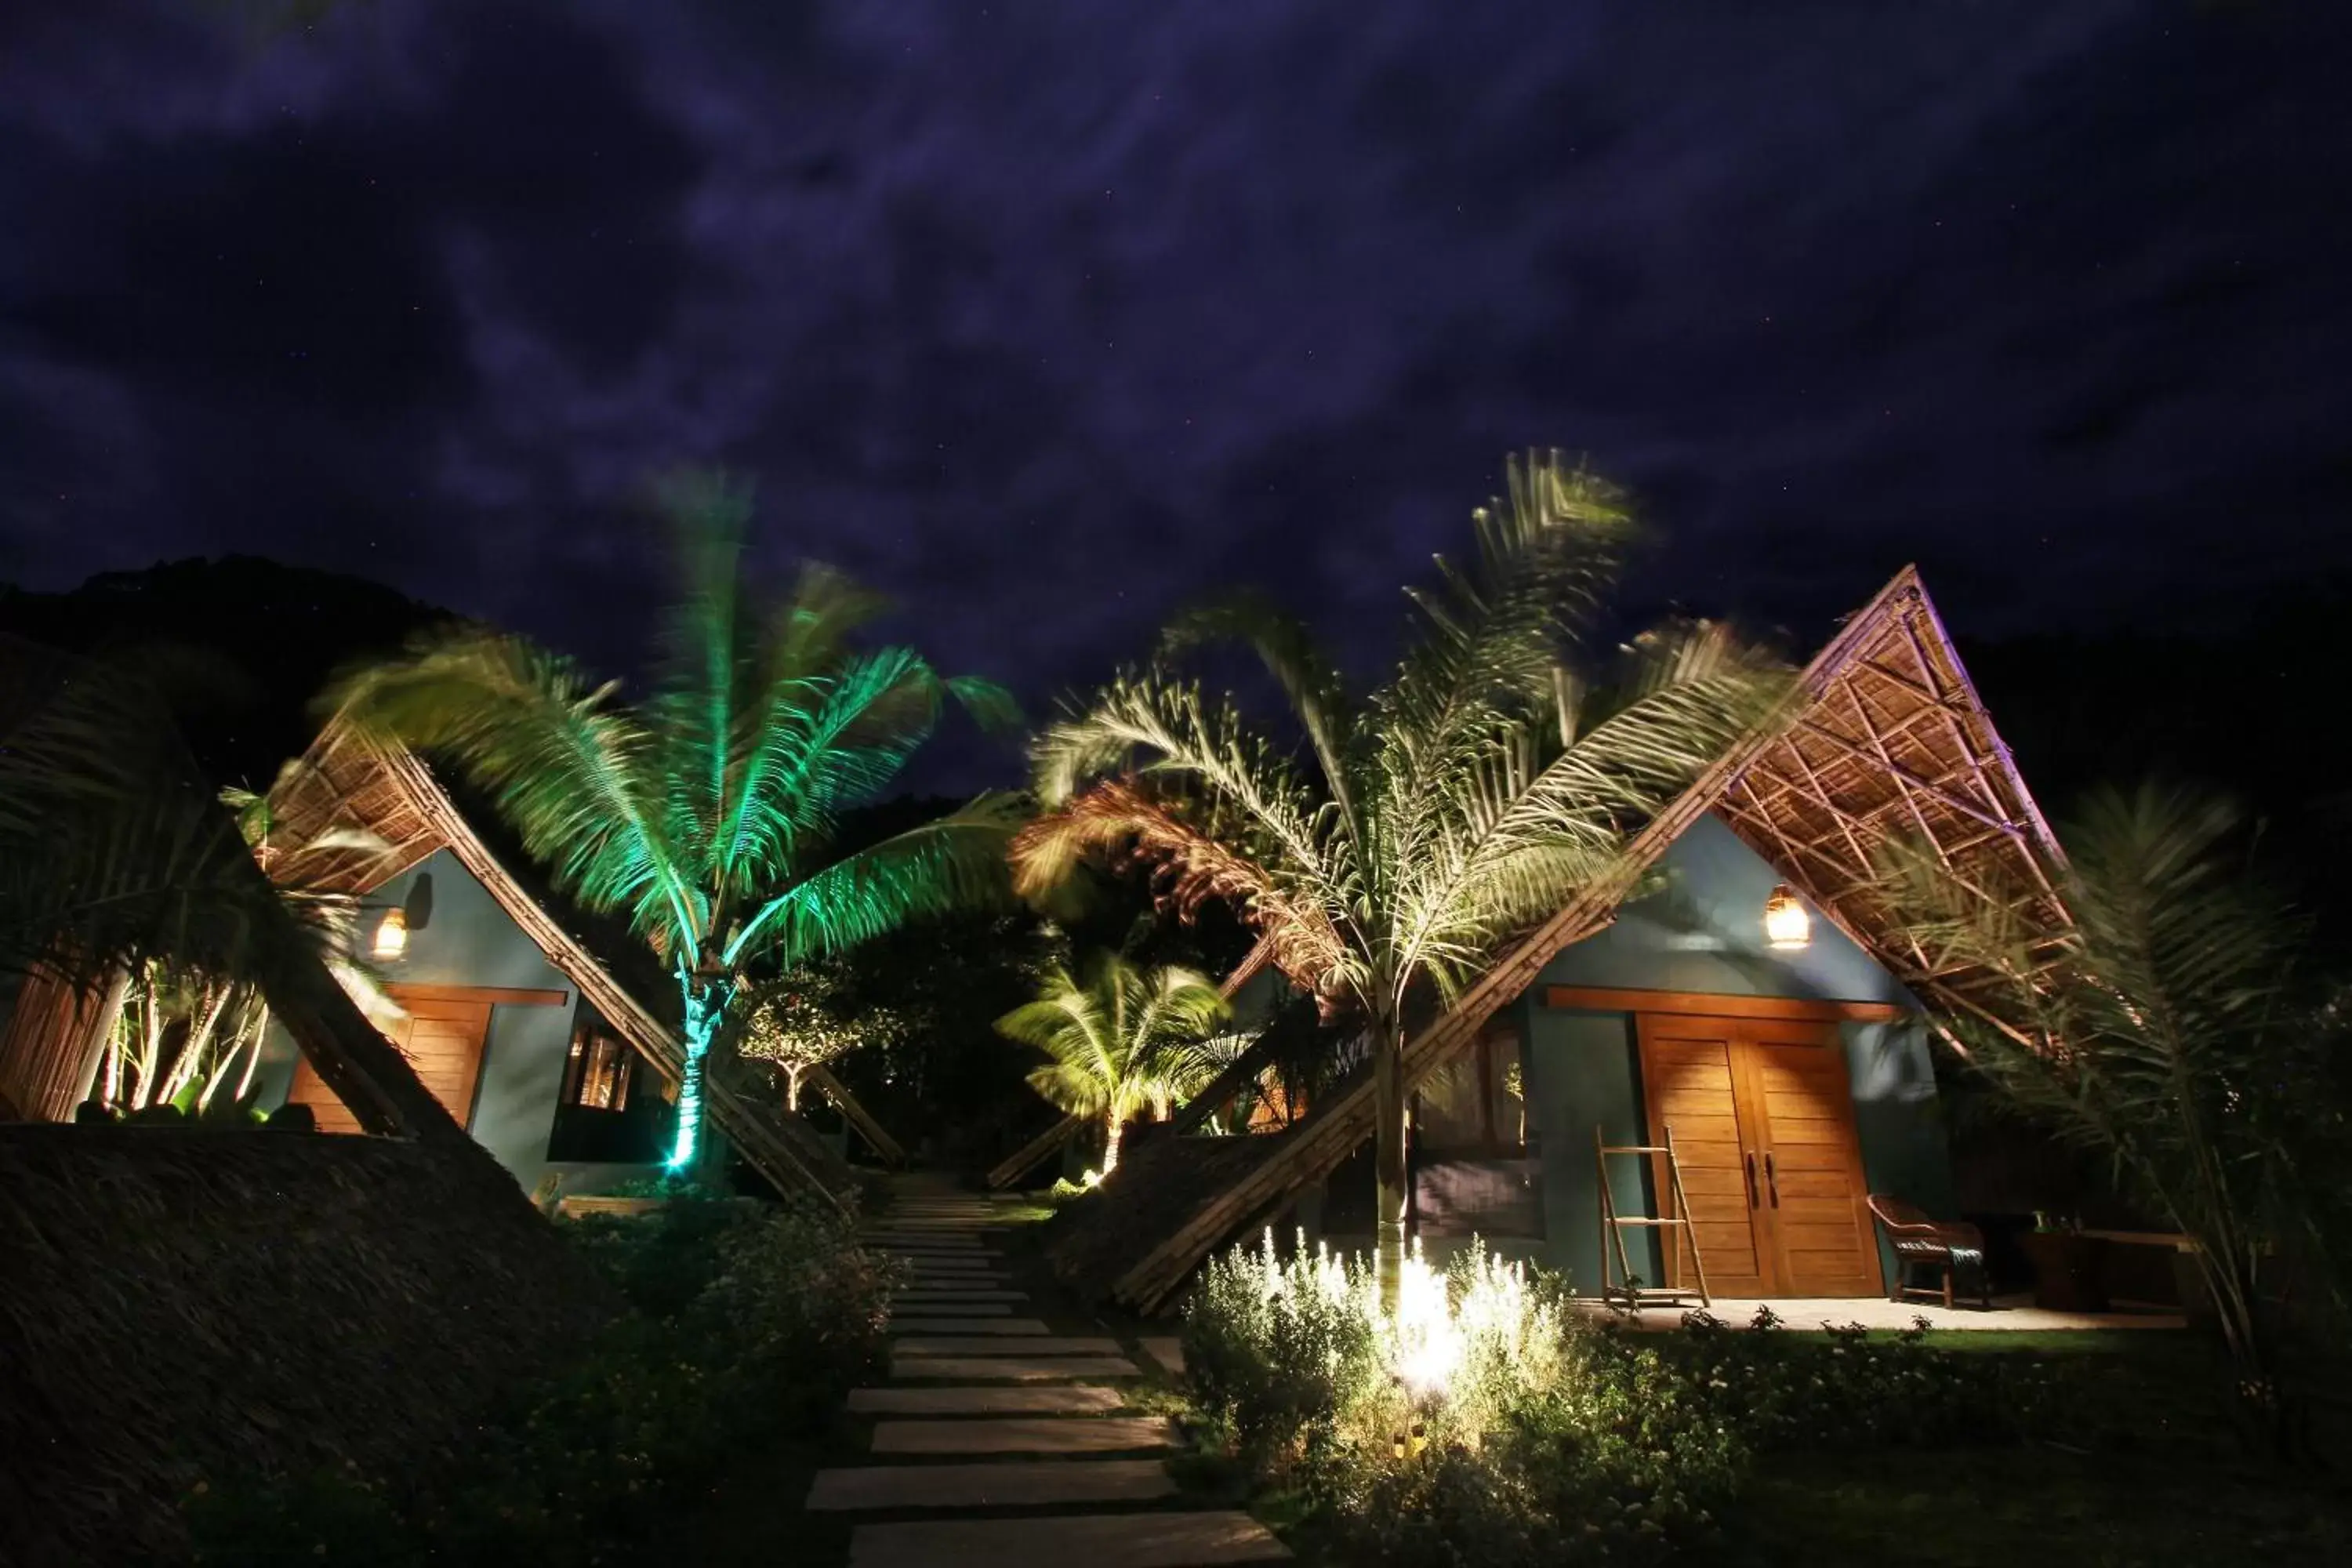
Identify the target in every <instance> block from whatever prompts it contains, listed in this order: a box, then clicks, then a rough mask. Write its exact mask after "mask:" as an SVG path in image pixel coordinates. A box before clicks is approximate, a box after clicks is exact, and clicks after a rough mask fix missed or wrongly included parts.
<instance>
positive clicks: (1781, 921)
mask: <svg viewBox="0 0 2352 1568" xmlns="http://www.w3.org/2000/svg"><path fill="white" fill-rule="evenodd" d="M1812 941H1813V917H1812V916H1811V915H1809V914H1807V913H1806V912H1805V902H1804V900H1802V899H1800V898H1799V897H1797V895H1796V894H1795V893H1794V892H1793V891H1791V890H1790V887H1789V884H1788V883H1786V882H1783V883H1781V884H1780V886H1779V887H1777V888H1774V889H1772V896H1771V897H1770V898H1769V899H1767V900H1764V945H1765V946H1767V947H1769V948H1774V949H1777V950H1779V951H1780V952H1793V951H1794V950H1796V949H1798V948H1801V947H1810V946H1811V945H1812Z"/></svg>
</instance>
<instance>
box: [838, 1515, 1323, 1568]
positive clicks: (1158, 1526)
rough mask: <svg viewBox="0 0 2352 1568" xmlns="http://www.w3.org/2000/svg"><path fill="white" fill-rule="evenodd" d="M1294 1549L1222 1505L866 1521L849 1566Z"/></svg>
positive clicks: (1078, 1561) (1266, 1554)
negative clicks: (1199, 1509) (1071, 1515)
mask: <svg viewBox="0 0 2352 1568" xmlns="http://www.w3.org/2000/svg"><path fill="white" fill-rule="evenodd" d="M1268 1548H1271V1549H1272V1550H1268ZM1289 1555H1290V1553H1289V1552H1286V1551H1284V1550H1283V1548H1282V1544H1281V1542H1277V1541H1276V1540H1275V1539H1274V1537H1273V1536H1271V1535H1269V1534H1267V1533H1266V1528H1265V1526H1264V1525H1262V1524H1260V1523H1259V1522H1258V1521H1255V1520H1254V1519H1252V1518H1251V1517H1250V1516H1249V1515H1247V1514H1245V1513H1242V1512H1239V1511H1236V1510H1217V1511H1215V1512H1213V1513H1106V1514H1093V1515H1081V1516H1079V1517H1077V1518H1075V1519H959V1520H952V1521H940V1522H939V1523H929V1522H925V1523H919V1524H861V1525H859V1526H858V1527H857V1533H856V1535H854V1536H852V1537H851V1538H850V1544H849V1568H947V1565H949V1564H952V1565H953V1568H1216V1565H1218V1564H1222V1563H1266V1562H1271V1561H1274V1560H1276V1559H1277V1558H1285V1557H1288V1556H1289Z"/></svg>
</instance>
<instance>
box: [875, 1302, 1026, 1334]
mask: <svg viewBox="0 0 2352 1568" xmlns="http://www.w3.org/2000/svg"><path fill="white" fill-rule="evenodd" d="M890 1300H891V1303H892V1304H893V1305H894V1306H896V1307H897V1308H898V1310H900V1311H902V1312H907V1313H910V1314H912V1315H913V1316H915V1317H918V1318H920V1317H922V1316H924V1315H925V1314H927V1313H928V1314H929V1315H931V1316H934V1317H938V1316H943V1315H945V1314H947V1313H950V1312H952V1313H954V1314H955V1315H956V1316H957V1317H959V1318H964V1319H971V1318H1009V1317H1011V1316H1012V1315H1013V1303H1012V1302H1010V1301H966V1300H961V1298H956V1299H950V1300H944V1301H929V1300H920V1299H918V1300H912V1301H909V1300H907V1298H906V1297H904V1296H893V1297H892V1298H891V1299H890ZM897 1321H898V1320H896V1319H893V1320H892V1325H893V1326H894V1327H895V1326H896V1324H897Z"/></svg>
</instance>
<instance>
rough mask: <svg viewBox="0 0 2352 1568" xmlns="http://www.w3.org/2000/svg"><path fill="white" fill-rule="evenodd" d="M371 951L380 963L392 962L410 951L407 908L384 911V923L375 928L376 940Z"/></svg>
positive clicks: (370, 948)
mask: <svg viewBox="0 0 2352 1568" xmlns="http://www.w3.org/2000/svg"><path fill="white" fill-rule="evenodd" d="M369 951H370V952H373V954H374V955H375V956H376V959H377V960H378V962H380V963H390V962H391V961H392V960H394V959H395V958H398V957H400V956H401V955H402V954H404V953H405V952H407V951H408V915H407V912H406V911H405V910H385V911H384V916H383V924H382V925H379V926H377V927H376V928H375V941H374V942H373V944H371V946H370V947H369Z"/></svg>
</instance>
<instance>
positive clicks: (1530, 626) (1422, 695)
mask: <svg viewBox="0 0 2352 1568" xmlns="http://www.w3.org/2000/svg"><path fill="white" fill-rule="evenodd" d="M1474 521H1475V533H1476V541H1477V556H1476V560H1475V563H1473V564H1472V565H1471V566H1470V567H1469V568H1467V569H1466V570H1465V569H1458V568H1455V567H1454V566H1451V565H1448V564H1446V563H1444V562H1443V561H1442V560H1441V562H1440V563H1439V566H1440V571H1441V575H1442V581H1441V583H1440V584H1439V585H1438V586H1437V587H1436V588H1434V589H1433V590H1427V591H1421V592H1415V593H1413V594H1412V602H1413V616H1412V632H1413V636H1412V642H1411V647H1409V649H1408V651H1407V653H1406V655H1405V657H1404V659H1403V662H1402V666H1401V668H1399V669H1398V671H1397V673H1396V675H1395V676H1394V677H1393V678H1392V679H1391V680H1389V682H1388V683H1387V684H1386V685H1384V686H1382V687H1381V688H1380V689H1377V690H1375V691H1372V692H1370V693H1369V694H1368V695H1365V696H1362V697H1358V696H1356V695H1355V694H1353V693H1351V692H1350V691H1349V689H1348V687H1347V685H1346V683H1345V682H1344V681H1343V680H1342V679H1341V678H1340V676H1339V673H1338V671H1337V670H1336V669H1335V668H1333V666H1332V664H1331V662H1330V661H1329V660H1328V658H1325V657H1324V656H1323V655H1322V654H1321V653H1320V652H1319V651H1318V649H1317V647H1315V644H1314V642H1313V640H1312V638H1311V637H1309V636H1308V634H1307V631H1306V630H1305V629H1304V628H1303V627H1302V626H1300V625H1299V624H1298V623H1297V622H1296V621H1294V620H1291V619H1288V618H1286V617H1285V616H1280V615H1278V614H1276V613H1275V612H1274V611H1272V610H1271V609H1270V608H1268V607H1267V606H1266V605H1264V604H1262V603H1257V602H1253V601H1243V602H1238V603H1235V604H1232V605H1225V606H1223V607H1222V608H1219V609H1215V610H1213V611H1209V612H1206V613H1203V614H1200V615H1195V616H1190V617H1187V618H1186V619H1185V620H1183V621H1181V622H1180V623H1179V625H1178V626H1176V627H1174V628H1171V632H1172V635H1171V639H1170V645H1169V647H1168V649H1167V650H1165V651H1164V652H1163V655H1162V658H1160V660H1158V661H1155V662H1154V663H1153V664H1152V665H1150V666H1148V667H1146V668H1140V669H1135V670H1129V671H1127V672H1124V673H1122V674H1121V675H1119V676H1118V678H1117V679H1114V680H1113V681H1112V682H1111V684H1110V685H1108V687H1106V688H1104V689H1102V690H1101V691H1100V692H1099V693H1098V694H1097V695H1096V696H1095V697H1094V699H1093V700H1091V701H1090V702H1089V703H1088V704H1087V705H1086V706H1085V707H1084V708H1083V709H1082V710H1078V711H1076V712H1075V713H1073V714H1071V715H1070V716H1068V717H1066V718H1065V719H1064V720H1063V721H1060V722H1058V723H1056V724H1055V725H1054V726H1053V727H1052V728H1051V729H1049V730H1048V731H1045V734H1044V735H1043V736H1041V737H1040V738H1039V740H1038V742H1037V744H1036V746H1035V753H1034V758H1035V763H1036V780H1037V788H1038V790H1039V793H1040V795H1042V797H1043V799H1044V802H1045V805H1048V806H1049V807H1053V808H1055V809H1054V810H1053V811H1052V812H1051V814H1050V815H1049V816H1045V817H1043V818H1041V819H1040V820H1039V821H1038V822H1037V823H1036V824H1035V825H1034V826H1033V827H1032V828H1030V829H1029V830H1027V831H1026V832H1025V833H1024V836H1023V837H1022V839H1021V840H1020V841H1019V842H1018V844H1017V846H1016V851H1015V853H1016V858H1017V859H1018V861H1019V863H1020V868H1021V874H1022V879H1023V881H1024V886H1026V885H1028V884H1031V883H1042V882H1047V881H1050V880H1052V879H1055V878H1057V877H1059V876H1060V875H1062V874H1063V873H1064V871H1065V870H1066V868H1067V867H1068V866H1069V865H1070V864H1071V863H1072V862H1073V861H1074V860H1075V859H1076V858H1078V857H1079V856H1081V855H1083V854H1085V853H1087V852H1089V851H1111V852H1115V853H1131V854H1137V855H1139V856H1141V857H1143V858H1147V859H1150V860H1153V861H1156V862H1158V863H1159V866H1160V875H1161V877H1162V879H1163V882H1162V886H1163V889H1165V891H1166V893H1167V895H1168V897H1169V898H1170V899H1171V900H1172V901H1173V902H1174V904H1175V905H1176V906H1177V907H1178V908H1179V909H1180V910H1189V909H1191V908H1192V907H1195V906H1197V905H1198V904H1199V903H1201V902H1202V901H1204V900H1209V899H1213V898H1223V899H1225V900H1229V901H1230V902H1231V903H1232V904H1233V905H1234V907H1235V908H1236V909H1237V910H1240V911H1241V912H1242V913H1243V915H1244V918H1245V919H1247V920H1248V921H1251V922H1252V923H1253V924H1255V926H1256V927H1257V928H1258V929H1259V930H1260V931H1262V932H1265V934H1267V935H1268V936H1270V937H1271V938H1272V939H1273V942H1274V943H1275V950H1274V951H1275V957H1276V961H1277V962H1278V963H1280V964H1281V966H1282V967H1283V969H1284V971H1285V972H1286V973H1287V974H1289V975H1290V976H1291V977H1292V979H1293V980H1294V981H1297V982H1298V983H1300V984H1304V985H1306V986H1307V987H1308V988H1310V989H1312V990H1313V991H1314V992H1315V993H1316V994H1318V997H1319V998H1320V999H1321V1000H1322V1001H1323V1002H1324V1003H1325V1004H1326V1005H1328V1006H1330V1007H1331V1008H1333V1009H1335V1010H1346V1011H1348V1012H1350V1013H1352V1014H1353V1016H1356V1017H1357V1018H1358V1019H1359V1020H1360V1022H1361V1024H1362V1025H1363V1026H1364V1027H1365V1028H1366V1029H1367V1030H1368V1031H1369V1033H1370V1040H1371V1045H1372V1047H1373V1049H1372V1058H1373V1063H1374V1076H1375V1085H1376V1100H1377V1108H1378V1118H1379V1121H1378V1133H1377V1137H1378V1145H1377V1150H1376V1153H1377V1162H1376V1166H1375V1170H1376V1180H1377V1188H1378V1191H1377V1203H1378V1208H1377V1211H1376V1217H1377V1225H1378V1233H1379V1265H1380V1277H1381V1285H1382V1289H1383V1291H1384V1292H1385V1293H1386V1294H1388V1296H1389V1297H1390V1299H1391V1300H1392V1299H1393V1293H1394V1291H1395V1289H1396V1285H1397V1281H1398V1280H1399V1279H1401V1278H1402V1264H1403V1251H1404V1211H1405V1149H1404V1140H1405V1105H1406V1100H1405V1096H1406V1090H1407V1085H1406V1084H1405V1082H1404V1077H1403V1048H1404V1034H1405V1025H1406V1016H1407V1009H1408V1006H1409V1005H1411V1006H1419V1005H1423V998H1428V999H1432V1000H1434V1001H1436V1002H1438V1003H1441V1004H1444V1005H1451V1003H1452V1001H1453V999H1454V997H1456V996H1457V995H1458V994H1460V993H1461V992H1462V990H1463V989H1464V988H1465V987H1466V986H1467V985H1468V984H1471V983H1473V982H1475V980H1476V979H1477V977H1478V976H1479V975H1480V974H1481V973H1483V972H1484V970H1485V968H1486V965H1487V964H1488V963H1491V962H1492V961H1493V957H1494V954H1495V952H1496V948H1497V946H1498V945H1499V944H1500V943H1501V942H1503V941H1504V940H1505V939H1507V937H1509V936H1510V935H1512V934H1513V933H1515V932H1517V931H1520V930H1521V929H1523V928H1525V927H1527V926H1528V925H1530V924H1532V923H1534V922H1536V921H1539V920H1541V919H1543V918H1544V917H1546V916H1548V915H1549V914H1551V913H1553V912H1555V911H1556V910H1558V909H1559V906H1560V905H1561V904H1562V903H1563V902H1564V901H1566V900H1568V899H1569V898H1570V896H1572V895H1573V894H1574V893H1575V892H1577V891H1578V890H1579V889H1581V888H1583V887H1585V886H1586V885H1588V884H1589V883H1591V882H1592V881H1593V880H1594V879H1597V878H1601V877H1603V876H1606V875H1608V874H1610V873H1611V872H1612V870H1614V869H1615V868H1618V867H1619V865H1620V863H1621V860H1622V852H1623V849H1624V847H1625V844H1626V842H1627V840H1628V838H1629V837H1630V835H1631V833H1632V832H1633V830H1634V829H1635V828H1637V827H1638V826H1639V825H1640V823H1641V822H1642V821H1643V819H1644V818H1645V817H1646V816H1648V815H1649V814H1651V813H1652V812H1654V810H1655V809H1656V808H1657V807H1658V805H1660V804H1661V803H1663V802H1664V801H1665V800H1667V799H1669V798H1671V797H1672V796H1673V795H1675V794H1676V793H1677V792H1679V791H1680V790H1681V789H1682V788H1683V787H1684V786H1685V784H1688V783H1689V782H1690V780H1691V779H1692V778H1693V777H1694V776H1695V775H1696V773H1698V772H1699V771H1700V770H1701V769H1702V768H1704V767H1705V766H1706V764H1707V763H1710V762H1711V761H1713V760H1714V759H1715V758H1716V757H1717V755H1718V754H1719V753H1720V752H1722V751H1723V749H1724V748H1725V747H1726V746H1727V744H1728V743H1729V742H1730V741H1731V740H1732V739H1733V738H1734V737H1735V736H1737V735H1738V734H1739V733H1740V732H1741V731H1744V730H1746V729H1747V728H1748V726H1750V725H1751V724H1753V723H1755V722H1756V721H1758V719H1759V716H1760V715H1762V714H1763V713H1764V712H1766V711H1767V710H1768V709H1769V704H1770V702H1771V701H1772V700H1773V698H1774V697H1775V695H1776V693H1777V692H1778V691H1779V689H1780V684H1781V683H1780V678H1779V677H1778V676H1776V675H1773V674H1771V673H1769V671H1768V669H1767V668H1766V667H1765V665H1764V664H1763V662H1762V661H1761V660H1759V658H1756V657H1754V656H1753V655H1751V654H1749V653H1748V652H1747V651H1746V650H1744V649H1742V648H1740V647H1738V646H1737V645H1735V644H1734V643H1733V642H1732V641H1731V639H1729V638H1728V637H1726V636H1724V635H1723V634H1722V633H1721V632H1720V631H1719V630H1716V629H1713V628H1706V627H1683V628H1677V629H1672V630H1668V631H1664V632H1660V633H1654V634H1652V635H1650V636H1648V637H1643V638H1642V639H1641V640H1640V641H1638V642H1637V643H1636V644H1635V645H1634V646H1633V647H1632V648H1630V649H1628V650H1626V657H1625V659H1624V665H1625V668H1623V669H1622V670H1621V671H1619V672H1618V673H1619V676H1620V679H1616V680H1614V681H1607V682H1603V681H1598V680H1593V679H1586V678H1585V677H1583V676H1580V675H1579V674H1576V673H1574V672H1572V671H1571V669H1570V667H1569V666H1568V664H1567V663H1566V657H1567V653H1568V649H1569V647H1570V643H1571V641H1572V639H1573V638H1574V637H1575V636H1576V634H1578V633H1579V632H1580V631H1581V630H1583V629H1584V628H1585V627H1587V626H1589V625H1590V623H1591V620H1592V618H1593V616H1594V613H1595V611H1596V610H1597V609H1598V607H1599V605H1600V602H1601V595H1602V593H1603V590H1604V589H1605V587H1606V585H1607V584H1608V583H1609V582H1610V580H1611V578H1612V574H1613V573H1614V571H1615V569H1616V566H1617V563H1618V561H1619V558H1620V556H1621V554H1622V549H1623V547H1624V545H1625V543H1626V542H1628V540H1629V538H1630V532H1631V525H1630V523H1629V521H1628V520H1627V516H1626V513H1625V510H1624V508H1623V506H1622V502H1621V500H1620V498H1619V496H1618V494H1617V492H1616V491H1615V490H1614V489H1612V488H1611V487H1610V486H1608V485H1606V484H1605V483H1603V482H1601V480H1599V479H1595V478H1593V477H1592V476H1591V475H1590V474H1588V473H1586V472H1584V471H1582V470H1580V469H1575V468H1566V467H1563V466H1562V465H1561V463H1560V462H1559V458H1558V457H1557V455H1556V454H1555V455H1553V456H1550V457H1544V456H1530V458H1528V460H1527V461H1526V463H1525V464H1524V465H1522V464H1519V463H1517V462H1513V463H1512V464H1511V465H1510V468H1509V495H1508V498H1507V500H1501V501H1497V502H1496V503H1494V504H1493V505H1492V506H1491V507H1489V508H1486V509H1482V510H1478V511H1477V512H1476V513H1475V516H1474ZM1204 637H1219V638H1229V639H1238V640H1239V641H1241V642H1242V643H1244V645H1246V646H1248V647H1252V648H1254V649H1255V652H1256V654H1257V655H1258V656H1259V658H1261V659H1262V660H1263V661H1264V663H1265V667H1266V668H1267V669H1268V670H1269V671H1270V672H1271V673H1272V675H1273V676H1274V677H1275V679H1276V682H1277V683H1278V685H1279V686H1280V688H1281V689H1282V691H1283V693H1284V694H1285V696H1286V698H1287V700H1288V707H1289V710H1290V713H1289V717H1290V719H1291V721H1292V722H1293V723H1294V724H1295V726H1296V731H1297V734H1298V736H1299V737H1300V738H1301V739H1302V740H1303V742H1304V750H1305V752H1306V755H1305V758H1304V759H1303V760H1299V759H1297V757H1296V756H1295V751H1296V748H1294V747H1293V746H1291V745H1288V744H1286V743H1284V742H1282V741H1280V740H1278V739H1277V738H1276V734H1275V733H1274V732H1272V731H1265V730H1263V729H1258V728H1254V727H1253V726H1252V725H1251V724H1250V723H1249V722H1248V721H1246V720H1245V719H1244V717H1243V716H1242V714H1241V713H1240V712H1239V710H1237V709H1236V708H1235V706H1234V703H1233V702H1232V701H1231V700H1230V699H1226V700H1210V699H1209V698H1207V697H1205V696H1204V695H1203V694H1202V689H1201V688H1200V686H1199V684H1198V683H1197V682H1196V681H1189V680H1186V679H1182V678H1181V676H1179V675H1178V674H1176V673H1174V672H1173V670H1172V669H1171V666H1170V663H1169V658H1170V656H1171V655H1172V654H1173V653H1174V652H1176V651H1180V650H1181V648H1182V647H1185V646H1186V645H1188V644H1191V643H1193V642H1197V641H1199V640H1201V639H1202V638H1204Z"/></svg>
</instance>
